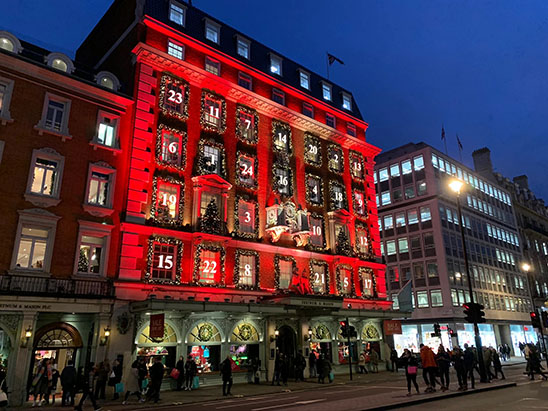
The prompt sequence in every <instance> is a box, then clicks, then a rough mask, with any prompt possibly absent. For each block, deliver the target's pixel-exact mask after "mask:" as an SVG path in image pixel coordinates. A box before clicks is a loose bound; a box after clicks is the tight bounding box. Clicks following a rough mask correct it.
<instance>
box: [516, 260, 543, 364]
mask: <svg viewBox="0 0 548 411" xmlns="http://www.w3.org/2000/svg"><path fill="white" fill-rule="evenodd" d="M521 269H522V270H523V272H525V276H526V277H527V282H528V283H529V293H530V294H531V302H532V304H533V311H534V312H535V313H537V315H538V318H539V321H540V327H539V332H540V339H541V341H542V349H543V351H544V353H543V354H544V359H545V360H546V365H547V366H548V355H547V352H546V341H544V332H543V331H542V327H543V323H542V312H541V310H537V307H536V306H535V299H534V298H533V282H532V281H531V278H530V277H529V272H530V271H531V265H530V264H529V263H527V262H523V263H522V264H521Z"/></svg>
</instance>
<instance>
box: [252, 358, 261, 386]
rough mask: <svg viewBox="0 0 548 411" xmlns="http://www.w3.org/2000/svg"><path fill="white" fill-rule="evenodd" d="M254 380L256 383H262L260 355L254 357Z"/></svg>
mask: <svg viewBox="0 0 548 411" xmlns="http://www.w3.org/2000/svg"><path fill="white" fill-rule="evenodd" d="M252 365H253V382H254V383H255V384H260V383H261V360H259V358H258V357H255V358H253V362H252Z"/></svg>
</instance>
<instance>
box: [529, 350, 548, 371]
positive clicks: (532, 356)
mask: <svg viewBox="0 0 548 411" xmlns="http://www.w3.org/2000/svg"><path fill="white" fill-rule="evenodd" d="M527 357H528V360H527V365H528V369H529V375H530V376H531V380H534V379H535V373H537V374H540V375H541V376H542V379H543V380H546V379H548V376H547V375H546V374H545V373H544V372H543V371H542V370H541V364H540V361H541V360H540V354H539V352H538V351H537V349H536V347H535V346H534V345H532V344H531V347H530V349H529V353H528V356H527Z"/></svg>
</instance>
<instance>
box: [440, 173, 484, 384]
mask: <svg viewBox="0 0 548 411" xmlns="http://www.w3.org/2000/svg"><path fill="white" fill-rule="evenodd" d="M463 185H464V183H463V182H462V181H460V180H452V181H451V182H450V183H449V188H450V189H451V190H452V191H453V192H455V194H456V195H457V213H458V218H459V226H460V235H461V240H462V251H463V254H464V268H465V270H466V278H467V280H468V291H469V292H470V302H471V303H472V304H474V292H473V291H472V278H471V276H470V266H469V264H468V251H467V249H466V239H465V237H464V222H463V219H462V209H461V206H460V193H461V190H462V186H463ZM475 320H476V319H475ZM474 334H475V336H476V350H477V353H478V363H479V364H478V365H479V371H480V381H481V382H487V373H486V372H485V364H484V363H483V348H482V346H481V336H480V332H479V327H478V323H477V322H476V321H474Z"/></svg>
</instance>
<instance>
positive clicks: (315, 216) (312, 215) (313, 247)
mask: <svg viewBox="0 0 548 411" xmlns="http://www.w3.org/2000/svg"><path fill="white" fill-rule="evenodd" d="M312 219H315V220H318V221H320V226H319V227H320V230H321V236H322V245H321V246H317V245H314V244H312V242H311V241H309V242H308V244H307V248H308V249H309V250H313V251H324V250H325V248H326V241H325V235H326V232H325V220H324V217H323V215H321V214H317V213H310V232H311V233H314V228H313V224H312ZM311 237H312V235H311Z"/></svg>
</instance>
